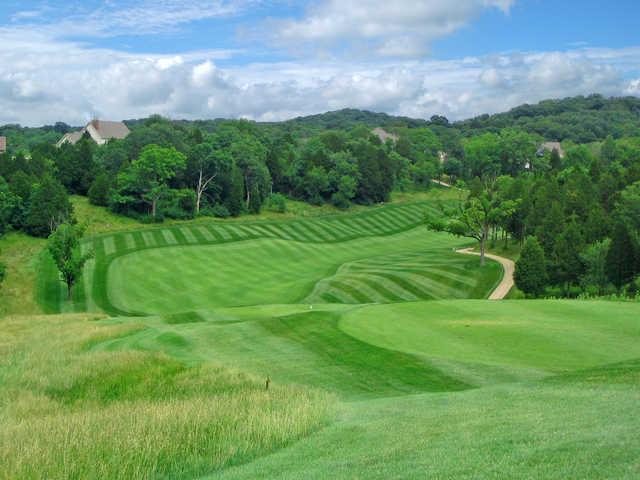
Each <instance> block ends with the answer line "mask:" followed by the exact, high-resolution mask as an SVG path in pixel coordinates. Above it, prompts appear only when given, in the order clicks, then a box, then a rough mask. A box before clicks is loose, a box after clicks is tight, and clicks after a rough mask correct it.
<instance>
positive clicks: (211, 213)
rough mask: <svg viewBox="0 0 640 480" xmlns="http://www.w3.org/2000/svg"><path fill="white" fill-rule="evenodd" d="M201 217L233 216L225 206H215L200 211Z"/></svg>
mask: <svg viewBox="0 0 640 480" xmlns="http://www.w3.org/2000/svg"><path fill="white" fill-rule="evenodd" d="M200 215H203V216H205V217H216V218H229V217H230V216H231V212H230V211H229V209H228V208H227V207H225V206H224V205H220V204H217V205H214V206H213V207H207V208H203V209H202V210H200Z"/></svg>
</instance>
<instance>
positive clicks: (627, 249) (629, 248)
mask: <svg viewBox="0 0 640 480" xmlns="http://www.w3.org/2000/svg"><path fill="white" fill-rule="evenodd" d="M635 250H636V246H635V244H634V241H633V238H631V235H630V233H629V229H628V228H627V226H626V225H625V224H624V223H622V222H618V223H617V224H616V226H615V228H614V230H613V236H612V238H611V246H610V247H609V253H608V254H607V275H608V277H609V280H611V283H613V284H614V285H615V286H616V287H618V288H621V287H622V286H623V285H625V284H627V283H629V282H630V281H631V280H633V276H634V274H635V267H636V255H635Z"/></svg>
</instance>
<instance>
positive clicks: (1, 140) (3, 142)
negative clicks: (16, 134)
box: [0, 137, 7, 152]
mask: <svg viewBox="0 0 640 480" xmlns="http://www.w3.org/2000/svg"><path fill="white" fill-rule="evenodd" d="M6 151H7V137H0V152H6Z"/></svg>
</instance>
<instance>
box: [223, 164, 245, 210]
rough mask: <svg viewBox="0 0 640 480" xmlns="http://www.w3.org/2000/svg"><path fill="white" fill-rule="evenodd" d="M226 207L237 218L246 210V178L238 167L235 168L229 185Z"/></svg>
mask: <svg viewBox="0 0 640 480" xmlns="http://www.w3.org/2000/svg"><path fill="white" fill-rule="evenodd" d="M227 190H228V191H227V195H226V199H225V205H226V207H227V209H228V210H229V213H230V214H231V215H232V216H234V217H237V216H238V215H240V214H241V213H242V212H243V210H244V176H243V175H242V171H240V169H239V168H238V167H234V168H233V170H232V173H231V178H230V181H229V182H228V184H227Z"/></svg>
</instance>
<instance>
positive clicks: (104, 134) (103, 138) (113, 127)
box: [56, 120, 131, 147]
mask: <svg viewBox="0 0 640 480" xmlns="http://www.w3.org/2000/svg"><path fill="white" fill-rule="evenodd" d="M85 133H88V134H89V136H90V137H91V139H92V140H93V141H94V142H96V143H97V144H98V145H104V144H105V143H107V142H108V141H109V140H111V139H113V138H117V139H119V140H122V139H123V138H126V137H127V135H129V133H131V132H130V130H129V129H128V128H127V126H126V125H125V124H124V123H122V122H105V121H104V120H92V121H91V122H89V123H88V124H87V126H86V127H84V128H83V129H82V130H77V131H75V132H69V133H67V134H65V135H64V137H62V138H61V139H60V141H59V142H58V143H56V146H57V147H61V146H62V145H64V144H65V143H67V142H68V143H70V144H72V145H75V144H76V143H78V142H79V141H80V139H81V138H82V137H83V136H84V134H85Z"/></svg>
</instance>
